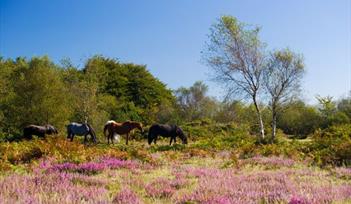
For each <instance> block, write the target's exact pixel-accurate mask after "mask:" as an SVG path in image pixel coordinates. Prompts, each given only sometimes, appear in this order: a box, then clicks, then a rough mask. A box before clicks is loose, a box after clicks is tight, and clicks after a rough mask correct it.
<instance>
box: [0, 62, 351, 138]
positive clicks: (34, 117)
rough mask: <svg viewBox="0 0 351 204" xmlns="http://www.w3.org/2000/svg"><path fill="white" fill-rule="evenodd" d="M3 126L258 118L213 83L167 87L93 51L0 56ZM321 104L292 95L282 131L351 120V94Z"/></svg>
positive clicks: (6, 131)
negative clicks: (213, 93)
mask: <svg viewBox="0 0 351 204" xmlns="http://www.w3.org/2000/svg"><path fill="white" fill-rule="evenodd" d="M0 93H1V98H0V133H1V135H2V136H3V137H6V136H9V135H20V134H22V128H23V127H24V126H26V125H28V124H38V125H43V124H48V123H50V124H53V125H55V126H57V127H58V128H59V129H60V130H61V131H65V129H64V127H65V125H66V124H68V123H69V122H71V121H76V122H89V123H91V124H92V125H93V126H94V127H96V128H97V130H98V131H99V132H100V131H101V127H102V126H103V124H104V123H105V122H106V121H107V120H109V119H114V120H117V121H125V120H135V121H141V122H143V123H144V124H146V125H150V124H152V123H155V122H159V123H176V124H182V123H186V122H196V121H198V122H202V123H203V122H205V123H206V122H207V123H212V122H218V123H231V122H234V123H237V124H243V125H247V126H248V127H249V128H250V131H251V132H252V133H253V134H255V133H258V132H259V124H258V123H257V116H256V113H255V107H254V105H253V104H247V103H244V102H240V101H224V102H222V101H218V100H216V99H215V98H213V97H210V96H208V86H207V85H206V84H204V83H203V82H201V81H199V82H195V83H194V85H193V86H191V87H188V88H187V87H181V88H179V89H177V90H173V91H172V90H170V89H168V88H167V87H166V85H165V84H164V83H162V82H161V81H159V80H158V79H157V78H155V77H154V76H152V74H150V72H149V71H148V70H147V69H146V66H144V65H136V64H126V63H121V62H119V61H118V60H116V59H110V58H106V57H103V56H94V57H92V58H90V59H88V60H87V61H86V63H85V65H84V67H83V68H81V69H79V68H77V67H75V66H73V65H72V63H71V62H70V61H69V60H63V61H62V63H61V64H55V63H53V62H52V61H51V60H50V59H49V58H48V57H33V58H31V59H25V58H21V57H19V58H17V59H4V58H1V59H0ZM318 100H319V103H320V104H319V105H317V106H311V105H308V104H306V103H304V102H303V101H302V100H291V101H290V102H286V103H284V105H282V106H281V107H280V110H279V114H278V115H277V127H278V128H279V129H281V130H282V131H283V132H284V133H285V134H288V135H292V136H298V137H306V136H307V135H308V134H311V133H313V132H314V131H315V130H316V129H318V128H321V129H324V128H327V127H329V126H331V125H337V124H343V123H350V119H351V98H350V97H348V98H344V99H341V100H338V101H334V100H333V99H332V98H331V97H319V98H318ZM260 107H261V109H262V115H263V118H264V120H263V121H265V127H266V129H268V131H269V129H270V127H271V122H272V119H271V110H270V106H269V105H264V104H261V105H260Z"/></svg>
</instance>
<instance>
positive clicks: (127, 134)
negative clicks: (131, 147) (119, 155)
mask: <svg viewBox="0 0 351 204" xmlns="http://www.w3.org/2000/svg"><path fill="white" fill-rule="evenodd" d="M128 138H129V133H127V138H126V145H128Z"/></svg>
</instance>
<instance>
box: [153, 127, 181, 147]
mask: <svg viewBox="0 0 351 204" xmlns="http://www.w3.org/2000/svg"><path fill="white" fill-rule="evenodd" d="M159 135H161V136H163V137H171V141H170V142H169V145H171V144H172V141H173V140H174V142H176V137H177V136H178V137H179V138H180V139H181V140H182V142H183V144H188V139H187V137H186V136H185V134H184V132H183V130H182V129H181V128H180V127H178V126H176V125H161V124H154V125H152V126H151V127H150V129H149V134H148V137H147V139H148V143H149V145H150V144H151V143H152V141H154V143H155V144H156V140H157V136H159Z"/></svg>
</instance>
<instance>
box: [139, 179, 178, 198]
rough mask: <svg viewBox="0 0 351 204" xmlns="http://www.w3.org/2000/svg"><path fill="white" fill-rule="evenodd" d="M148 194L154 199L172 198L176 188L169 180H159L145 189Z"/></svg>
mask: <svg viewBox="0 0 351 204" xmlns="http://www.w3.org/2000/svg"><path fill="white" fill-rule="evenodd" d="M145 190H146V194H147V195H148V196H150V197H154V198H162V197H166V198H170V197H171V196H172V195H173V193H174V192H175V188H174V187H173V186H172V183H171V181H170V180H169V179H166V178H158V179H156V180H154V181H152V182H151V183H149V184H148V185H146V187H145Z"/></svg>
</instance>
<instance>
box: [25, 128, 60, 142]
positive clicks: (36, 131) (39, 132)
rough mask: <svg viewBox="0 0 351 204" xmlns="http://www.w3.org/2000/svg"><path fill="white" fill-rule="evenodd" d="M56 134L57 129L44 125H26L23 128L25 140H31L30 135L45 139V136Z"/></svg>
mask: <svg viewBox="0 0 351 204" xmlns="http://www.w3.org/2000/svg"><path fill="white" fill-rule="evenodd" d="M57 133H58V131H57V129H56V128H55V127H54V126H52V125H45V126H38V125H28V126H26V127H24V128H23V137H24V138H26V139H32V135H36V136H38V137H41V138H45V134H48V135H52V134H57Z"/></svg>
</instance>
